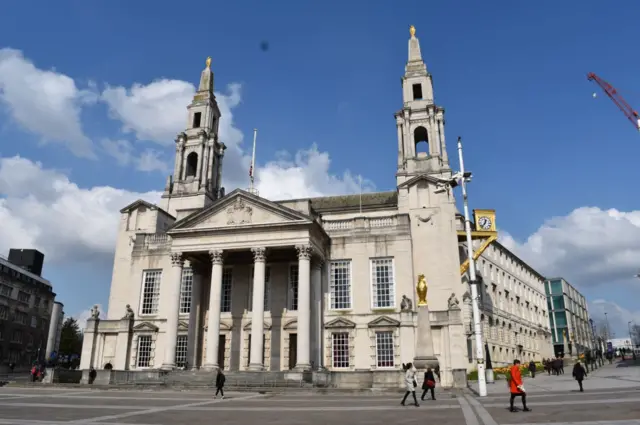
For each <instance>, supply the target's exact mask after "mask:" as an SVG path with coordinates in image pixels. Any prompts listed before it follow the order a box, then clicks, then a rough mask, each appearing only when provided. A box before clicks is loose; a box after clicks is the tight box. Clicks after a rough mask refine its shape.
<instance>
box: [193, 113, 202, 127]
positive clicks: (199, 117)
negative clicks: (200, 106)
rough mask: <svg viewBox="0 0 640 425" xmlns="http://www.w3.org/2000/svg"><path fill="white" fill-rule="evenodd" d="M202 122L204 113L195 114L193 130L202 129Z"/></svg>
mask: <svg viewBox="0 0 640 425" xmlns="http://www.w3.org/2000/svg"><path fill="white" fill-rule="evenodd" d="M201 121H202V112H196V113H195V114H193V128H200V123H201Z"/></svg>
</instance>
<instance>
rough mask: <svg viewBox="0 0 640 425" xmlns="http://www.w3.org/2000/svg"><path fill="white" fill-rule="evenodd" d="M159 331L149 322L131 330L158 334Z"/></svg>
mask: <svg viewBox="0 0 640 425" xmlns="http://www.w3.org/2000/svg"><path fill="white" fill-rule="evenodd" d="M159 329H160V328H158V327H157V326H156V325H154V324H153V323H151V322H142V323H139V324H137V325H135V326H134V327H133V330H134V331H137V332H158V330H159Z"/></svg>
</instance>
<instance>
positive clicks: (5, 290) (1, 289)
mask: <svg viewBox="0 0 640 425" xmlns="http://www.w3.org/2000/svg"><path fill="white" fill-rule="evenodd" d="M12 290H13V288H12V287H11V286H8V285H0V295H3V296H5V297H10V296H11V291H12Z"/></svg>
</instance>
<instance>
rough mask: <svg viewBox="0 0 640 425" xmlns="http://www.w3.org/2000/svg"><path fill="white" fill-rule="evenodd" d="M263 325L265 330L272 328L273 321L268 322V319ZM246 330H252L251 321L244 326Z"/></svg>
mask: <svg viewBox="0 0 640 425" xmlns="http://www.w3.org/2000/svg"><path fill="white" fill-rule="evenodd" d="M262 327H263V328H264V330H265V331H268V330H271V323H268V322H267V321H265V322H264V323H263V324H262ZM243 329H244V330H245V331H250V330H251V322H249V323H247V324H246V325H244V328H243Z"/></svg>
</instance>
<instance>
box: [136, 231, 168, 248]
mask: <svg viewBox="0 0 640 425" xmlns="http://www.w3.org/2000/svg"><path fill="white" fill-rule="evenodd" d="M140 236H143V238H142V241H140ZM170 244H171V238H170V237H169V235H167V234H166V233H147V234H144V235H140V234H138V236H137V238H136V244H135V248H136V249H158V248H165V247H166V246H168V245H170Z"/></svg>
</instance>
